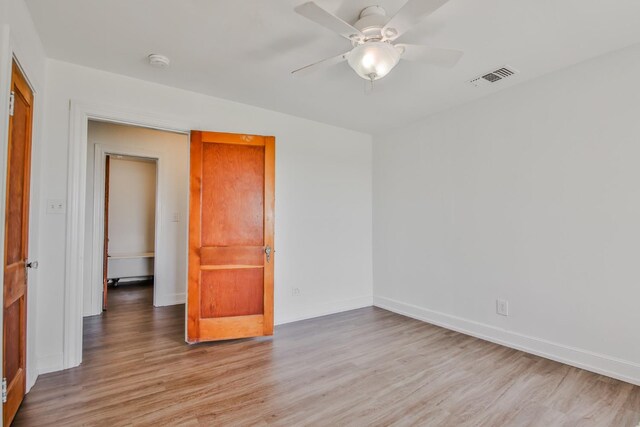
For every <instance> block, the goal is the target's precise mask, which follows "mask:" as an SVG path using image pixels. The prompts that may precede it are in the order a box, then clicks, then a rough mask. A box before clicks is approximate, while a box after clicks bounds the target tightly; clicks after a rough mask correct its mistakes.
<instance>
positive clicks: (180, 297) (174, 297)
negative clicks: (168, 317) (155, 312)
mask: <svg viewBox="0 0 640 427" xmlns="http://www.w3.org/2000/svg"><path fill="white" fill-rule="evenodd" d="M156 298H157V301H155V304H154V306H156V307H164V306H166V305H176V304H184V303H185V302H186V300H187V297H186V295H185V293H184V292H181V293H178V294H164V295H158V296H157V297H156Z"/></svg>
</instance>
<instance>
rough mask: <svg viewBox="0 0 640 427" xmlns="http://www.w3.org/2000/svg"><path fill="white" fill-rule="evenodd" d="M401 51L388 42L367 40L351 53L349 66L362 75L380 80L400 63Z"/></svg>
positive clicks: (365, 77) (368, 78)
mask: <svg viewBox="0 0 640 427" xmlns="http://www.w3.org/2000/svg"><path fill="white" fill-rule="evenodd" d="M399 60H400V52H399V51H398V49H396V48H395V47H394V46H393V45H392V44H390V43H386V42H377V41H376V42H366V43H364V44H361V45H359V46H356V47H355V48H353V50H352V51H351V52H350V53H349V59H348V62H349V66H350V67H351V68H353V71H355V72H356V73H357V74H358V75H359V76H360V77H362V78H363V79H367V80H378V79H381V78H383V77H384V76H386V75H387V74H389V71H391V70H392V69H393V67H395V66H396V65H398V61H399Z"/></svg>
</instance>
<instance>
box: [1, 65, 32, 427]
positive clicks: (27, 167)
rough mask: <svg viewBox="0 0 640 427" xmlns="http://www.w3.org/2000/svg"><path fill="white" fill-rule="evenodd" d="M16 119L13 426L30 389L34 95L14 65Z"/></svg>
mask: <svg viewBox="0 0 640 427" xmlns="http://www.w3.org/2000/svg"><path fill="white" fill-rule="evenodd" d="M11 91H12V96H13V115H12V116H11V117H9V144H8V151H7V152H8V156H7V200H6V203H7V206H6V211H5V215H6V216H5V225H4V227H5V228H4V232H5V234H4V235H5V240H4V331H3V352H2V355H3V363H2V376H3V378H4V379H5V380H6V384H7V399H6V402H5V403H4V405H3V414H4V425H9V424H10V423H11V421H12V420H13V417H14V416H15V415H16V412H17V411H18V407H19V406H20V403H21V402H22V398H23V397H24V392H25V384H26V334H27V270H26V268H27V254H28V252H27V243H28V241H29V178H30V172H31V115H32V109H33V107H32V105H33V93H32V92H31V89H30V88H29V85H28V84H27V82H26V80H25V78H24V76H23V75H22V73H21V72H20V70H19V69H18V66H17V65H16V64H15V63H14V64H13V72H12V76H11Z"/></svg>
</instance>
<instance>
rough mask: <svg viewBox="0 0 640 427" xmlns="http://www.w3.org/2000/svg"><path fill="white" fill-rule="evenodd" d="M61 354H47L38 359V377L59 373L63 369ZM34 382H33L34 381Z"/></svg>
mask: <svg viewBox="0 0 640 427" xmlns="http://www.w3.org/2000/svg"><path fill="white" fill-rule="evenodd" d="M63 360H64V358H63V356H62V353H55V354H48V355H46V356H40V357H38V375H42V374H46V373H48V372H55V371H61V370H62V369H63V368H64V362H63ZM34 381H35V380H34Z"/></svg>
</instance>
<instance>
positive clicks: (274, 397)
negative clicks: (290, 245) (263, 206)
mask: <svg viewBox="0 0 640 427" xmlns="http://www.w3.org/2000/svg"><path fill="white" fill-rule="evenodd" d="M151 293H152V290H151V288H150V287H149V286H134V285H130V286H122V287H120V288H118V289H116V290H114V291H112V292H111V293H110V305H109V307H110V308H109V311H108V312H107V313H106V314H104V315H102V316H95V317H91V318H87V319H86V320H85V332H84V345H85V351H84V362H83V364H82V365H81V366H80V367H78V368H74V369H69V370H66V371H62V372H56V373H52V374H46V375H41V376H40V377H39V378H38V381H37V383H36V385H35V386H34V387H33V389H32V390H31V392H30V393H29V394H28V395H27V397H26V399H25V401H24V403H23V405H22V407H21V409H20V411H19V412H18V415H17V417H16V420H15V424H14V425H17V426H45V425H46V426H76V425H104V426H110V427H113V426H122V425H155V426H164V425H187V426H191V425H193V426H198V425H207V426H209V425H211V426H245V425H247V426H248V425H255V426H267V425H277V426H306V425H314V426H315V425H317V426H333V427H335V426H369V425H372V426H387V425H397V426H410V425H419V426H456V427H459V426H545V427H546V426H634V427H635V426H637V425H638V423H639V422H640V387H635V386H632V385H630V384H627V383H623V382H620V381H616V380H613V379H610V378H607V377H603V376H600V375H596V374H593V373H590V372H587V371H584V370H581V369H576V368H572V367H569V366H566V365H563V364H560V363H556V362H552V361H549V360H546V359H542V358H540V357H536V356H532V355H528V354H526V353H523V352H520V351H516V350H512V349H509V348H505V347H501V346H499V345H495V344H491V343H488V342H485V341H481V340H479V339H476V338H472V337H468V336H465V335H462V334H459V333H456V332H452V331H448V330H446V329H442V328H438V327H436V326H432V325H428V324H425V323H422V322H419V321H416V320H413V319H409V318H406V317H402V316H399V315H397V314H394V313H390V312H388V311H385V310H382V309H379V308H365V309H361V310H354V311H349V312H346V313H341V314H336V315H331V316H326V317H322V318H317V319H311V320H306V321H302V322H297V323H292V324H288V325H283V326H279V327H277V328H276V334H275V337H274V338H272V339H270V338H269V339H247V340H236V341H227V342H219V343H209V344H199V345H195V346H188V345H186V344H185V343H184V340H183V337H184V306H173V307H162V308H152V305H151V298H152V296H151Z"/></svg>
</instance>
